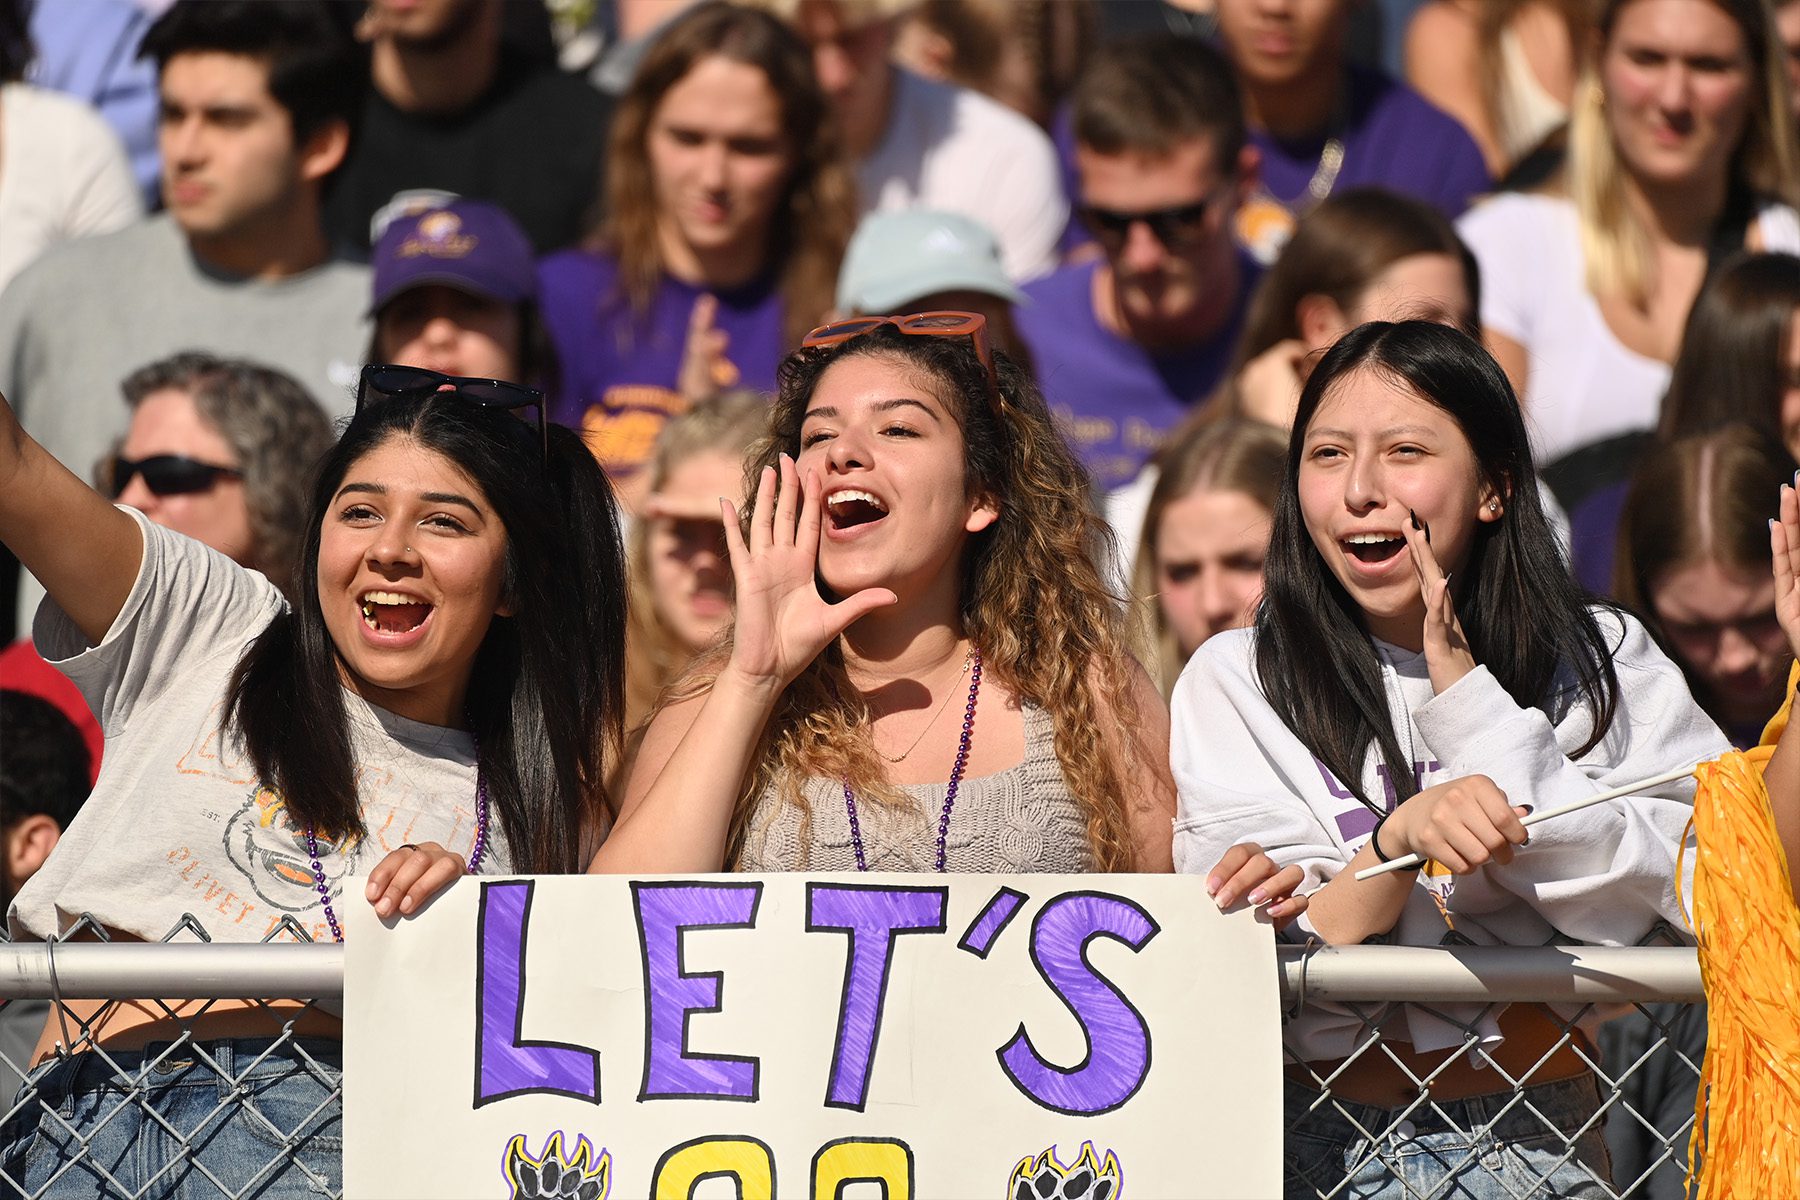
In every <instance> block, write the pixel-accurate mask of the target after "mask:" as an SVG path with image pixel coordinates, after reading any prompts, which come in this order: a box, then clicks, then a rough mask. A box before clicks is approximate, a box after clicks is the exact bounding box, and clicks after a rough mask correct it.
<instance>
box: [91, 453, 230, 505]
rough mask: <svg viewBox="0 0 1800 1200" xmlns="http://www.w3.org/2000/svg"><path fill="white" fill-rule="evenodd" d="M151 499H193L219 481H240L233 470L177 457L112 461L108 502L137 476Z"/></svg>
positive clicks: (160, 455)
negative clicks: (110, 496)
mask: <svg viewBox="0 0 1800 1200" xmlns="http://www.w3.org/2000/svg"><path fill="white" fill-rule="evenodd" d="M140 475H141V476H143V478H144V486H145V487H147V488H149V489H150V494H151V495H152V496H193V495H197V494H199V493H200V492H210V491H211V490H212V489H213V488H214V486H216V485H217V484H218V482H219V480H221V479H242V478H243V477H244V473H243V472H242V471H240V470H238V469H237V468H236V467H221V466H219V465H218V464H216V463H209V462H201V461H200V460H199V459H197V458H185V457H183V456H182V455H179V454H156V455H152V456H151V457H149V458H126V457H125V456H124V455H119V456H118V457H116V458H114V459H113V461H112V498H113V499H114V500H117V499H118V498H119V497H120V496H122V495H124V493H125V489H126V488H127V487H129V486H130V485H131V481H132V480H133V479H134V478H136V477H137V476H140Z"/></svg>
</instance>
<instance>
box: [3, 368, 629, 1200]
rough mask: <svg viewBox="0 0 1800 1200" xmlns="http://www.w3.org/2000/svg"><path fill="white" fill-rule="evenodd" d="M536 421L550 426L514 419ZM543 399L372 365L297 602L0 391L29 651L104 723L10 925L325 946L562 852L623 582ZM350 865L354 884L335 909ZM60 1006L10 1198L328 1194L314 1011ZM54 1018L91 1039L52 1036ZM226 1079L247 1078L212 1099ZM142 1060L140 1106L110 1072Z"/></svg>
mask: <svg viewBox="0 0 1800 1200" xmlns="http://www.w3.org/2000/svg"><path fill="white" fill-rule="evenodd" d="M529 408H537V411H538V413H539V416H538V419H537V420H536V421H535V422H530V421H522V420H520V419H518V417H517V416H516V415H515V412H514V410H521V411H522V410H525V409H529ZM541 413H542V409H541V397H540V396H539V394H538V393H536V392H534V391H532V390H530V389H527V388H522V387H519V386H517V385H513V384H503V383H496V382H494V381H488V380H471V379H459V378H453V377H448V376H444V375H440V374H438V373H436V372H434V371H425V370H419V369H415V368H410V367H370V368H367V369H365V371H364V373H363V379H362V387H361V389H360V390H359V392H358V396H357V413H356V416H355V418H354V419H353V420H352V421H351V422H350V425H349V427H348V429H346V430H345V432H344V435H343V437H342V439H341V440H340V441H339V442H338V444H337V446H336V447H335V448H334V449H333V450H331V451H330V452H329V453H328V454H327V456H326V458H325V460H324V462H323V463H322V464H321V466H320V468H319V474H318V481H317V484H316V486H315V488H314V491H313V503H312V510H311V513H310V518H309V521H308V524H307V528H306V534H305V543H304V547H303V549H302V553H301V556H300V561H299V562H298V563H297V564H296V566H297V568H298V569H297V570H296V573H295V580H296V584H295V587H296V597H297V598H296V600H295V601H294V603H293V605H292V606H291V607H290V606H289V604H288V603H287V602H286V601H285V600H283V598H282V596H281V594H280V593H279V592H277V591H276V590H275V588H274V586H273V585H272V584H270V583H269V582H268V581H267V580H265V579H264V578H263V577H262V576H261V575H259V574H257V573H255V572H252V571H248V570H246V569H244V568H242V567H239V566H238V565H236V564H235V563H233V562H231V561H230V560H228V559H226V558H225V557H224V556H222V555H220V554H218V553H216V552H214V551H212V550H209V549H207V548H206V547H205V546H202V545H201V544H200V543H198V542H195V541H192V540H190V539H188V538H186V537H183V536H181V535H179V534H176V533H174V532H172V531H170V530H166V529H163V528H161V527H158V526H155V525H151V524H149V523H148V522H147V521H145V520H144V519H142V518H141V517H136V516H135V514H130V513H129V512H128V511H126V510H121V509H116V508H114V507H113V506H112V505H110V504H108V503H107V502H106V501H105V500H103V499H101V497H100V496H98V495H97V494H95V493H94V492H93V491H91V490H89V489H88V488H87V487H86V486H85V485H84V484H82V483H81V482H80V481H79V480H77V479H76V478H75V477H74V476H73V475H71V474H70V473H69V472H68V471H67V470H65V469H64V468H63V467H62V466H61V465H60V464H58V463H57V462H56V461H55V460H54V459H52V458H51V457H50V456H49V454H47V453H46V452H45V451H44V450H43V449H42V448H41V447H40V446H38V445H37V444H36V443H34V442H33V441H31V440H30V438H28V437H27V436H26V435H25V434H24V432H23V431H22V430H21V429H20V428H19V426H18V424H17V422H16V421H15V420H14V419H13V415H12V413H11V411H10V409H7V408H6V406H5V405H4V403H0V538H3V539H4V540H5V541H6V543H7V545H9V546H10V547H11V548H12V549H13V551H14V552H15V553H16V554H17V555H18V556H19V559H20V561H22V562H23V563H24V564H25V565H26V567H27V568H29V569H30V570H31V571H32V572H33V573H34V574H35V575H37V577H38V578H39V579H41V580H42V581H43V583H44V585H45V588H46V589H47V591H48V592H49V596H50V599H49V601H48V602H46V604H45V606H44V607H43V609H41V610H40V611H39V613H38V619H37V627H36V635H37V644H38V646H39V647H40V649H41V650H42V651H43V653H44V654H45V655H46V657H48V658H50V659H52V660H53V661H57V662H58V664H59V665H60V666H61V668H62V669H63V670H64V671H65V672H66V673H67V674H68V675H69V676H70V677H71V678H72V679H73V680H75V682H76V683H77V684H78V685H79V686H80V687H81V688H82V691H83V693H84V694H85V695H86V697H87V699H88V702H89V703H90V704H91V705H92V706H93V708H94V710H95V712H96V713H98V714H99V717H100V721H101V724H102V726H103V727H104V728H105V730H106V732H107V746H106V759H105V766H104V768H103V770H102V771H101V774H100V779H99V782H98V784H97V785H96V787H95V790H94V793H93V796H92V797H91V798H90V799H89V800H88V802H87V804H86V806H85V807H84V809H83V810H82V812H81V815H80V816H79V817H77V818H76V819H75V821H74V822H73V824H72V825H71V826H70V827H69V829H68V831H67V832H66V833H65V834H64V835H63V840H62V843H61V844H60V845H59V847H58V849H57V852H56V854H55V855H53V856H52V857H51V859H50V861H49V862H48V863H47V864H46V865H45V867H44V868H43V869H42V870H41V871H39V873H38V874H37V875H35V876H34V877H33V878H32V879H31V880H30V882H29V883H27V884H26V886H25V887H24V888H23V889H22V890H21V891H20V893H19V895H18V897H17V899H16V900H15V902H14V904H13V907H12V911H11V913H10V920H11V926H12V930H13V933H14V935H15V936H29V937H35V938H47V937H56V936H59V935H64V934H66V933H68V932H69V930H70V927H71V926H72V925H74V924H75V923H76V922H77V920H78V919H84V920H92V921H94V922H97V923H98V924H99V925H101V926H103V927H104V928H105V929H106V930H107V931H108V934H109V936H110V937H112V938H114V939H120V938H124V939H142V940H150V941H154V940H157V939H160V938H163V937H165V936H168V935H170V934H171V932H172V931H174V930H176V929H177V928H179V927H180V926H181V925H182V923H183V922H184V921H186V922H190V923H197V925H198V927H199V929H200V931H201V932H202V933H203V934H204V936H206V937H207V938H209V939H211V940H213V941H250V942H254V941H266V940H278V939H291V938H293V937H295V936H296V935H301V936H310V937H312V938H313V939H314V940H322V939H326V938H337V939H341V938H342V916H343V913H344V911H345V907H346V906H347V905H350V904H355V903H371V902H372V903H373V904H374V905H375V908H376V910H377V912H379V913H380V914H381V915H382V916H384V917H385V916H392V915H394V914H396V913H400V914H407V913H412V912H416V911H417V910H418V908H419V906H420V905H421V904H423V903H424V902H425V901H426V900H427V899H429V897H430V896H431V895H432V894H433V893H435V892H436V891H437V890H438V889H440V888H442V887H443V886H444V885H446V884H448V883H449V882H451V881H452V880H454V879H455V878H457V877H458V876H460V875H462V874H463V873H464V872H469V873H474V872H477V871H480V872H484V873H490V874H491V873H496V872H500V873H504V872H509V871H531V872H555V871H568V870H573V869H576V868H577V867H579V866H580V864H581V863H582V862H584V861H585V858H586V857H587V855H588V854H590V853H591V852H592V841H593V839H592V838H590V837H589V836H587V834H588V831H590V830H592V829H595V828H597V825H596V818H597V817H598V814H599V811H600V808H599V806H600V803H601V787H602V779H603V771H604V766H605V764H604V762H603V761H602V759H603V756H604V755H603V751H604V747H605V746H606V745H607V744H608V741H609V736H608V735H609V734H610V735H616V732H617V729H618V718H619V713H620V709H621V703H620V701H621V691H622V680H623V662H624V626H625V613H624V594H625V588H624V582H623V574H624V573H623V567H622V563H621V556H620V550H619V536H618V528H617V524H616V520H615V516H614V512H613V506H612V499H611V494H610V492H609V490H608V488H607V485H606V481H605V478H604V476H603V475H602V474H601V471H600V468H599V467H598V465H597V464H596V463H595V462H594V460H593V457H592V456H591V455H590V454H589V453H588V452H587V450H586V448H585V447H584V446H583V445H582V444H581V441H580V439H579V438H578V437H577V436H576V435H575V434H573V433H571V432H569V431H568V430H565V429H562V428H560V427H556V426H546V425H545V423H544V421H543V419H542V416H541ZM371 867H373V871H370V868H371ZM364 872H368V873H369V882H368V885H367V887H366V893H365V897H364V898H363V899H361V900H359V899H356V898H354V897H350V896H346V895H344V894H343V892H342V884H343V881H344V880H345V879H347V878H348V877H350V876H351V875H353V874H361V873H364ZM189 914H191V916H190V915H189ZM63 1009H64V1011H63V1012H62V1013H59V1014H56V1015H53V1016H52V1019H51V1020H50V1022H49V1028H48V1029H47V1030H46V1031H45V1035H44V1037H43V1038H42V1039H41V1040H40V1042H39V1046H38V1050H37V1055H36V1061H38V1062H40V1063H42V1062H43V1061H44V1060H45V1059H46V1058H48V1057H49V1056H50V1055H51V1053H52V1050H53V1049H60V1053H59V1054H58V1057H57V1058H56V1059H55V1061H54V1062H52V1063H50V1064H48V1065H47V1066H44V1067H43V1068H42V1069H40V1070H38V1071H36V1072H34V1074H33V1075H32V1077H31V1078H30V1080H29V1081H28V1084H27V1092H26V1093H25V1094H26V1096H27V1097H28V1098H29V1097H35V1100H36V1102H35V1103H31V1102H28V1103H25V1104H22V1105H21V1106H19V1108H18V1109H17V1110H16V1112H15V1113H14V1115H13V1116H12V1118H11V1119H10V1120H9V1121H8V1122H7V1123H6V1125H5V1128H4V1131H3V1132H0V1155H3V1156H4V1168H5V1171H6V1173H7V1175H8V1176H9V1177H10V1178H11V1179H12V1180H14V1181H16V1182H18V1183H20V1184H22V1185H23V1188H24V1191H25V1192H26V1194H30V1195H34V1196H66V1195H88V1196H91V1195H93V1194H94V1193H95V1190H96V1188H97V1187H99V1190H102V1191H106V1190H108V1188H107V1187H105V1186H101V1185H102V1184H103V1183H104V1181H105V1180H106V1179H107V1178H109V1177H110V1178H112V1179H114V1180H116V1181H117V1183H118V1185H119V1186H121V1187H123V1189H124V1190H125V1191H126V1192H130V1193H132V1194H137V1193H139V1192H142V1191H146V1190H151V1189H153V1188H154V1187H155V1186H158V1185H157V1183H156V1181H157V1180H158V1179H160V1178H164V1177H166V1176H168V1175H169V1173H171V1172H173V1174H174V1175H175V1176H183V1175H185V1173H186V1172H188V1171H189V1170H190V1169H196V1168H197V1169H199V1170H201V1171H203V1172H204V1173H205V1174H206V1175H207V1176H208V1177H210V1178H212V1179H215V1180H217V1181H219V1182H220V1185H221V1187H222V1188H223V1190H224V1191H226V1192H228V1193H231V1194H240V1193H249V1192H251V1191H254V1192H256V1194H258V1195H271V1196H272V1195H277V1194H280V1195H288V1194H296V1195H298V1194H311V1192H312V1191H319V1192H325V1193H335V1192H337V1191H338V1190H340V1189H341V1187H342V1182H341V1174H342V1167H341V1164H340V1162H339V1148H338V1147H339V1138H340V1136H341V1130H340V1113H341V1102H340V1100H339V1096H340V1094H341V1093H340V1089H339V1082H338V1081H339V1074H338V1072H339V1070H340V1068H341V1060H342V1054H341V1047H340V1044H339V1041H338V1038H339V1036H340V1033H339V1028H338V1022H337V1021H336V1019H335V1018H334V1017H332V1016H331V1015H329V1014H326V1013H323V1012H320V1011H319V1010H317V1009H314V1008H310V1007H307V1006H305V1005H304V1004H302V1003H300V1002H271V1003H258V1002H251V1001H239V1000H230V999H220V1000H210V1001H207V1002H205V1003H204V1005H201V1004H194V1005H189V1006H182V1005H179V1004H176V1005H174V1006H173V1007H171V1006H170V1004H169V1003H167V1002H163V1001H153V1000H137V1001H130V1000H128V1001H117V1002H113V1003H111V1004H108V1005H98V1004H93V1005H82V1004H78V1003H65V1004H64V1005H63ZM65 1030H78V1031H80V1033H81V1034H82V1037H83V1041H82V1043H80V1044H77V1045H67V1044H62V1045H60V1046H59V1044H58V1043H57V1042H56V1041H54V1040H53V1039H66V1038H67V1037H68V1034H66V1033H65V1032H64V1031H65ZM271 1035H273V1036H271ZM90 1047H91V1048H90ZM174 1047H179V1048H180V1050H181V1053H180V1055H179V1057H178V1058H172V1057H171V1050H172V1048H174ZM69 1051H82V1052H78V1053H69ZM214 1064H216V1065H214ZM215 1071H217V1072H220V1073H221V1074H222V1075H223V1076H225V1077H229V1078H231V1079H232V1080H233V1081H234V1083H235V1084H236V1099H235V1100H234V1102H233V1103H232V1104H231V1105H229V1106H226V1107H224V1108H223V1109H221V1106H220V1105H219V1101H218V1091H217V1088H216V1087H215V1086H214V1075H213V1072H215ZM152 1072H154V1076H155V1078H156V1080H157V1082H158V1086H157V1087H156V1088H155V1089H153V1090H151V1091H150V1092H147V1093H135V1094H131V1095H127V1094H126V1093H123V1092H120V1091H118V1090H117V1087H116V1085H115V1084H114V1080H115V1078H116V1075H115V1073H118V1074H123V1075H125V1076H126V1077H133V1076H137V1075H140V1074H142V1075H145V1076H149V1075H150V1074H152ZM163 1085H166V1086H163ZM271 1131H273V1132H271ZM164 1133H171V1134H172V1135H173V1136H172V1137H171V1136H162V1134H164ZM271 1138H273V1139H275V1140H273V1141H271V1140H270V1139H271ZM145 1139H155V1144H157V1145H169V1146H173V1147H176V1148H177V1149H176V1150H174V1151H171V1154H173V1155H176V1156H177V1157H179V1159H180V1161H179V1162H174V1161H164V1160H163V1159H162V1156H161V1155H159V1154H157V1153H146V1152H144V1151H143V1149H142V1148H141V1142H142V1141H143V1140H145ZM271 1147H274V1151H273V1153H271ZM101 1171H105V1172H108V1173H109V1175H108V1176H103V1175H101V1174H100V1172H101ZM309 1189H310V1190H309Z"/></svg>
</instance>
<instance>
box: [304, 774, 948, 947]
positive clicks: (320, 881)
mask: <svg viewBox="0 0 1800 1200" xmlns="http://www.w3.org/2000/svg"><path fill="white" fill-rule="evenodd" d="M487 843H488V791H487V779H486V778H485V777H484V776H483V775H482V773H481V743H479V742H477V743H476V744H475V846H474V849H472V850H471V851H470V852H469V874H471V875H473V874H475V873H476V872H477V871H479V870H480V869H481V860H482V858H483V857H484V856H485V855H486V854H487ZM414 849H417V847H414ZM306 856H307V858H309V859H311V860H312V873H313V890H314V891H315V892H317V893H319V907H321V908H323V909H324V910H325V922H326V924H328V925H330V926H331V940H332V941H334V942H341V941H343V940H344V929H343V926H341V925H339V924H338V919H337V913H335V912H333V911H332V908H331V888H330V887H329V886H327V885H326V883H325V864H324V863H322V862H320V861H319V838H318V834H317V832H316V831H315V830H314V829H313V826H312V823H311V822H308V823H307V826H306ZM940 869H941V868H940Z"/></svg>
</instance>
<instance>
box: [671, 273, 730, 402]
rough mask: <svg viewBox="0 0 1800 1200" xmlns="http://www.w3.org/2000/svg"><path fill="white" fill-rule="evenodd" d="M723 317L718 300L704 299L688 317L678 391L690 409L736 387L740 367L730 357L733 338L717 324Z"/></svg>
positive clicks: (699, 300) (703, 297)
mask: <svg viewBox="0 0 1800 1200" xmlns="http://www.w3.org/2000/svg"><path fill="white" fill-rule="evenodd" d="M718 315H719V300H718V297H716V296H712V295H704V296H701V297H700V298H699V299H698V300H696V301H694V309H693V312H691V313H690V314H689V315H688V331H687V341H686V343H685V344H684V345H683V346H682V351H681V370H680V372H679V373H678V374H677V376H676V390H677V391H679V392H680V393H681V398H682V399H683V400H685V401H686V402H687V403H688V404H689V405H690V406H691V405H695V404H702V403H705V402H706V401H708V400H711V399H712V398H713V397H715V396H717V395H718V394H719V393H720V392H721V391H723V390H724V389H725V388H728V387H736V386H737V383H738V379H739V377H740V376H739V372H738V369H737V364H735V363H733V362H732V361H731V359H730V358H728V357H726V353H727V352H728V351H729V350H730V349H731V335H730V334H728V333H726V332H725V331H724V330H723V329H720V328H718V326H716V325H715V324H713V322H714V321H715V320H716V319H717V318H718Z"/></svg>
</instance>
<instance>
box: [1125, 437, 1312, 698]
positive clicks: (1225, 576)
mask: <svg viewBox="0 0 1800 1200" xmlns="http://www.w3.org/2000/svg"><path fill="white" fill-rule="evenodd" d="M1286 459H1287V438H1286V437H1284V436H1283V435H1282V432H1281V430H1279V429H1277V428H1275V427H1274V426H1273V425H1267V424H1264V423H1263V422H1261V421H1247V420H1243V419H1241V418H1229V419H1226V420H1223V421H1214V422H1210V423H1207V424H1203V425H1193V426H1190V427H1188V428H1186V429H1185V430H1183V431H1182V432H1180V433H1178V434H1177V436H1176V437H1175V438H1174V439H1172V440H1171V441H1169V442H1167V443H1165V444H1164V446H1163V448H1162V449H1161V450H1160V451H1159V452H1158V453H1157V456H1156V463H1157V466H1158V468H1159V471H1158V474H1157V479H1156V487H1155V489H1154V490H1153V491H1152V492H1151V493H1150V508H1149V511H1148V512H1147V513H1146V514H1145V516H1144V533H1143V537H1142V538H1141V539H1140V541H1139V543H1138V545H1139V549H1138V555H1137V565H1136V568H1135V571H1134V573H1133V587H1132V594H1133V595H1134V596H1135V597H1138V599H1139V605H1140V611H1141V612H1142V613H1143V616H1144V618H1145V625H1146V627H1147V628H1146V633H1147V635H1148V637H1147V639H1146V640H1147V641H1148V643H1149V644H1148V645H1147V647H1146V649H1148V650H1149V651H1150V653H1151V654H1152V656H1153V657H1152V658H1151V660H1150V662H1149V666H1150V670H1151V674H1152V675H1154V676H1155V678H1156V681H1157V683H1158V684H1159V685H1160V686H1161V688H1162V693H1163V695H1164V697H1167V696H1168V694H1169V693H1170V692H1171V691H1172V690H1173V689H1174V687H1175V679H1176V677H1177V676H1178V675H1180V674H1181V668H1182V667H1183V666H1184V665H1185V664H1186V663H1187V660H1188V659H1189V658H1190V657H1191V656H1192V655H1193V653H1194V651H1195V650H1198V649H1199V648H1200V644H1201V643H1202V642H1204V641H1206V639H1208V638H1210V637H1211V636H1212V635H1213V634H1215V633H1218V632H1220V631H1222V630H1226V629H1237V628H1239V627H1241V626H1244V625H1248V624H1249V623H1250V621H1251V618H1252V617H1254V616H1255V614H1256V602H1257V600H1259V599H1260V598H1261V597H1262V572H1263V558H1264V556H1265V555H1267V553H1268V549H1269V527H1270V523H1271V521H1273V519H1274V513H1275V499H1276V496H1277V495H1278V494H1279V492H1280V491H1281V476H1282V473H1283V472H1284V471H1285V470H1286V469H1287V465H1286Z"/></svg>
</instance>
